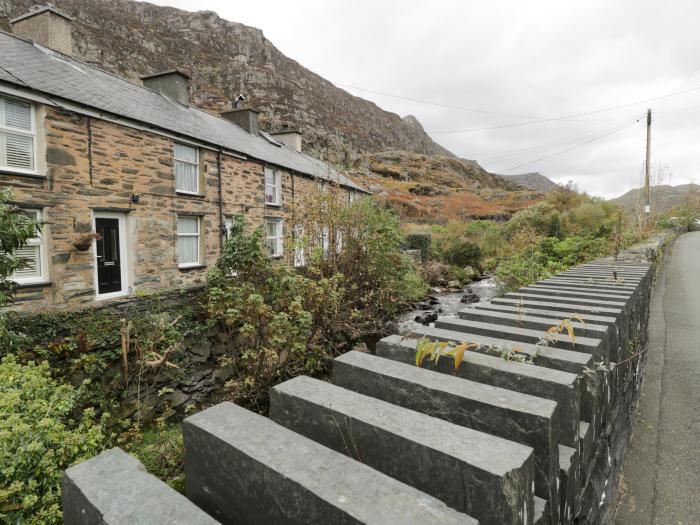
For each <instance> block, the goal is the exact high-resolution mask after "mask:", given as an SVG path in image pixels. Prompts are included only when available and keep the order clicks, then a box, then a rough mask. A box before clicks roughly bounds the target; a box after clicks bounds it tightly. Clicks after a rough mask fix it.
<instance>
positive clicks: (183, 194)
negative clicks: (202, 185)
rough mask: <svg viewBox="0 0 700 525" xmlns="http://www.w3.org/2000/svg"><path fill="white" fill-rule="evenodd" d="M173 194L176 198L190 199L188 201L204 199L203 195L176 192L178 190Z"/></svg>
mask: <svg viewBox="0 0 700 525" xmlns="http://www.w3.org/2000/svg"><path fill="white" fill-rule="evenodd" d="M175 194H176V195H177V196H178V197H186V198H190V199H203V198H204V197H205V195H204V194H202V193H189V192H186V191H178V190H175Z"/></svg>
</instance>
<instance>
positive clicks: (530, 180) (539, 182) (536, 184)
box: [501, 172, 558, 193]
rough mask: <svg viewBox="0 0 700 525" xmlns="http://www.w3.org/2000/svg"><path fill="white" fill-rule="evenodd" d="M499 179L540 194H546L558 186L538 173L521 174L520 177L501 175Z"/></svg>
mask: <svg viewBox="0 0 700 525" xmlns="http://www.w3.org/2000/svg"><path fill="white" fill-rule="evenodd" d="M501 177H504V178H506V179H508V180H510V181H513V182H515V183H516V184H520V185H521V186H522V187H523V188H527V189H529V190H533V191H539V192H540V193H547V192H548V191H550V190H553V189H554V188H556V187H557V186H558V184H557V183H556V182H554V181H553V180H551V179H549V178H547V177H545V176H544V175H542V174H541V173H539V172H534V173H523V174H521V175H501Z"/></svg>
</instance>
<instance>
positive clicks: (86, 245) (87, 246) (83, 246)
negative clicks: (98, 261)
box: [73, 242, 92, 252]
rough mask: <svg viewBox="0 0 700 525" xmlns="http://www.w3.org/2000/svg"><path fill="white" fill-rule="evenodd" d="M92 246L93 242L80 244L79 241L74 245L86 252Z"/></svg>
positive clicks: (80, 250)
mask: <svg viewBox="0 0 700 525" xmlns="http://www.w3.org/2000/svg"><path fill="white" fill-rule="evenodd" d="M91 246H92V243H91V242H87V243H80V244H78V243H75V244H73V247H74V248H75V249H76V250H78V251H79V252H86V251H88V250H89V249H90V247H91Z"/></svg>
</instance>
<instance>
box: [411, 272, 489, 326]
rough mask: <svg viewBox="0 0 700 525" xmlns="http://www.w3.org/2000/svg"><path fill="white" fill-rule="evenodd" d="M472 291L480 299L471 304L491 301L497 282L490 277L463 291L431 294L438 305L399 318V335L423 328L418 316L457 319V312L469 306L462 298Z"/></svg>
mask: <svg viewBox="0 0 700 525" xmlns="http://www.w3.org/2000/svg"><path fill="white" fill-rule="evenodd" d="M470 291H471V292H472V293H473V294H475V295H476V296H478V298H479V299H478V301H471V303H470V304H474V303H476V302H479V303H481V302H484V301H489V300H490V299H491V298H492V297H493V296H494V295H495V293H496V291H495V280H494V278H493V277H488V278H486V279H481V280H480V281H474V282H473V283H471V284H468V285H467V286H465V287H464V288H463V289H462V290H461V291H449V292H443V293H436V294H431V297H433V298H434V299H436V300H437V303H436V304H433V305H431V307H430V309H428V308H417V309H415V310H411V311H410V312H406V313H405V314H403V315H401V316H400V317H399V319H398V321H397V324H398V333H399V335H404V334H408V333H410V332H411V331H412V330H413V329H414V328H416V327H418V326H423V325H422V324H421V323H418V322H416V321H415V318H416V317H418V316H424V315H425V314H430V313H431V312H434V313H437V314H439V315H440V316H441V317H457V312H459V311H460V310H461V309H463V308H465V307H466V306H467V304H465V303H463V302H461V300H462V297H464V295H465V293H469V292H470ZM432 325H433V323H430V326H432Z"/></svg>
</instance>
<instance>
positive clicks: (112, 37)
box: [0, 0, 452, 162]
mask: <svg viewBox="0 0 700 525" xmlns="http://www.w3.org/2000/svg"><path fill="white" fill-rule="evenodd" d="M36 3H37V1H36V0H0V29H4V30H7V31H9V27H10V26H9V23H8V20H9V19H11V18H13V17H15V16H17V15H20V14H23V13H25V12H27V11H28V10H29V8H30V7H31V6H32V5H34V4H36ZM55 5H56V7H58V8H60V9H61V10H63V11H64V12H66V13H67V14H69V15H71V16H72V17H74V18H75V19H76V23H75V24H74V26H73V35H74V43H75V44H74V54H75V55H76V57H77V58H79V59H82V60H83V61H85V62H88V63H91V64H94V65H97V66H98V67H101V68H102V69H106V70H108V71H110V72H112V73H115V74H118V75H120V76H122V77H126V78H128V79H131V80H133V81H136V82H139V78H140V77H141V76H143V75H146V74H150V73H155V72H158V71H165V70H171V69H180V70H183V71H185V72H187V73H189V74H190V76H191V81H192V86H191V91H192V95H193V102H194V103H195V104H196V105H197V106H199V107H203V108H205V109H210V110H212V111H217V112H218V111H221V110H225V109H230V107H231V101H232V100H233V99H234V98H235V96H236V95H238V94H239V93H242V94H244V95H245V96H246V99H247V101H248V102H249V103H250V104H251V106H253V107H255V108H256V109H258V110H260V111H261V115H260V117H261V126H262V128H263V129H267V130H272V131H275V130H276V129H278V128H280V127H281V126H282V124H288V125H290V126H292V127H297V128H300V129H301V131H302V132H303V134H304V142H305V146H306V147H307V150H308V151H309V152H310V153H312V154H315V155H317V156H321V157H323V158H324V160H329V161H330V162H344V161H346V160H347V158H348V157H352V156H353V154H356V153H357V152H360V153H361V152H365V151H379V150H388V149H403V150H408V151H415V152H418V153H425V154H440V155H445V156H451V155H452V154H451V153H450V152H449V151H447V150H446V149H444V148H443V147H441V146H439V145H438V144H436V143H435V142H433V141H432V139H431V138H430V137H429V136H428V135H427V134H426V133H425V131H424V130H423V127H422V126H421V125H420V123H419V122H418V120H417V119H416V118H415V117H413V116H406V117H404V118H401V117H400V116H399V115H396V114H394V113H390V112H388V111H384V110H382V109H381V108H379V107H378V106H377V105H375V104H374V103H372V102H369V101H367V100H364V99H362V98H359V97H355V96H353V95H351V94H349V93H347V92H346V91H344V90H342V89H339V88H337V87H335V86H334V85H333V84H331V83H330V82H328V81H327V80H324V79H323V78H321V77H320V76H318V75H316V74H315V73H313V72H311V71H309V70H308V69H306V68H304V67H303V66H301V65H300V64H299V63H297V62H295V61H294V60H292V59H290V58H287V57H286V56H285V55H283V54H282V53H281V52H280V51H279V50H278V49H277V48H276V47H275V46H274V45H273V44H272V42H270V41H269V40H268V39H267V38H265V35H264V34H263V32H262V31H261V30H260V29H256V28H253V27H248V26H245V25H243V24H239V23H236V22H230V21H228V20H224V19H222V18H220V17H219V16H218V15H217V14H216V13H214V12H212V11H199V12H196V13H192V12H188V11H183V10H179V9H175V8H172V7H161V6H155V5H153V4H148V3H145V2H133V1H129V0H57V1H56V2H55ZM271 16H274V14H273V13H271Z"/></svg>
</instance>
